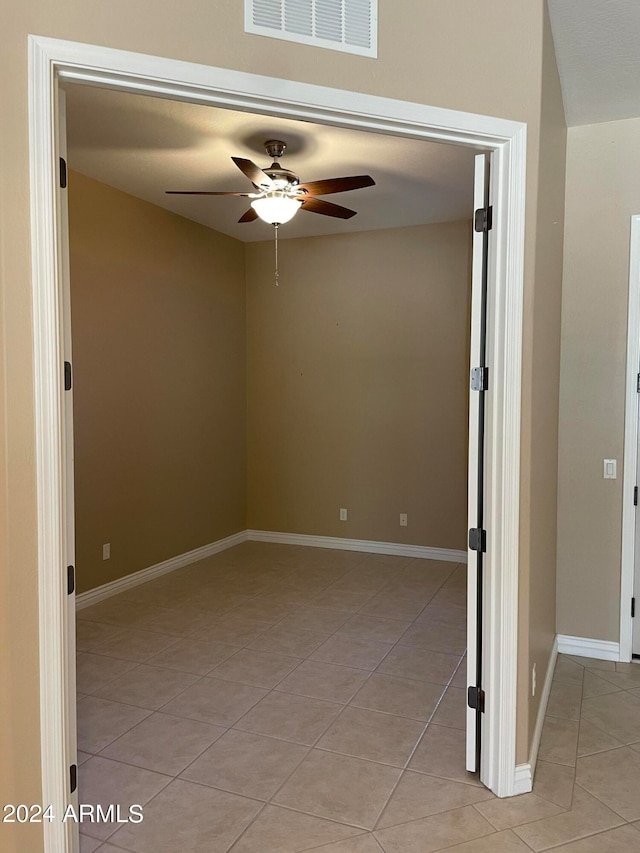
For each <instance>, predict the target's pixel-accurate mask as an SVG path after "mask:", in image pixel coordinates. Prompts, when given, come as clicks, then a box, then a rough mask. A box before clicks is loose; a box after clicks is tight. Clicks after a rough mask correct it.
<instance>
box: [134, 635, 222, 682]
mask: <svg viewBox="0 0 640 853" xmlns="http://www.w3.org/2000/svg"><path fill="white" fill-rule="evenodd" d="M174 639H175V638H174ZM237 651H238V647H237V646H229V645H226V644H225V643H215V642H204V641H202V640H188V639H181V640H177V641H175V642H174V643H173V644H172V645H171V646H170V647H169V648H168V649H165V650H164V651H162V652H158V654H155V655H154V656H153V657H152V658H150V659H149V660H148V663H149V664H150V665H152V666H161V667H164V668H165V669H177V670H180V671H181V672H192V673H194V675H208V674H209V673H210V672H211V670H212V669H213V668H214V667H215V666H217V665H218V664H219V663H222V661H223V660H226V659H227V658H230V657H231V655H235V653H236V652H237Z"/></svg>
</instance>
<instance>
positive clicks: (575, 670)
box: [553, 655, 584, 686]
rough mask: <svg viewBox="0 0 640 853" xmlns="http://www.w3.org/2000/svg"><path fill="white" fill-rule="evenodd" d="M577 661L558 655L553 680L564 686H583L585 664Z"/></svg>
mask: <svg viewBox="0 0 640 853" xmlns="http://www.w3.org/2000/svg"><path fill="white" fill-rule="evenodd" d="M576 660H577V659H576ZM576 660H571V659H570V658H568V657H566V656H565V655H558V659H557V661H556V668H555V670H554V672H553V680H554V681H560V682H562V683H563V684H577V685H578V686H581V685H582V680H583V678H584V664H581V663H576Z"/></svg>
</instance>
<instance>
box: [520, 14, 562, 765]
mask: <svg viewBox="0 0 640 853" xmlns="http://www.w3.org/2000/svg"><path fill="white" fill-rule="evenodd" d="M566 145H567V127H566V122H565V117H564V107H563V102H562V92H561V89H560V80H559V77H558V70H557V66H556V59H555V52H554V46H553V38H552V34H551V26H550V23H549V18H548V15H545V28H544V50H543V62H542V101H541V106H540V149H539V154H538V157H539V171H538V182H539V183H538V208H537V216H536V223H535V228H536V253H535V281H536V287H535V292H534V294H533V299H531V293H529V294H528V298H527V299H526V303H525V316H526V317H528V318H529V320H530V322H531V325H529V324H528V323H527V321H526V320H525V330H526V329H527V328H528V329H529V330H530V331H529V333H530V334H531V338H530V341H529V343H530V346H531V384H530V389H531V394H530V397H529V398H528V401H526V402H525V403H524V422H525V424H526V423H529V424H530V425H531V433H530V446H529V450H528V454H529V457H528V459H527V458H526V454H527V449H526V448H525V447H523V460H524V469H525V470H526V471H527V477H526V478H523V495H522V511H523V514H525V518H526V517H527V515H528V518H529V523H528V524H527V523H526V522H525V523H523V525H522V528H521V532H522V539H523V542H522V546H523V549H526V550H527V551H528V552H529V554H530V564H529V573H528V575H526V574H524V573H521V590H520V594H521V597H522V598H521V600H523V601H524V600H526V599H527V598H528V608H525V607H523V608H522V609H521V614H523V616H522V621H521V625H520V632H521V636H523V634H524V632H525V631H527V632H528V666H525V665H524V659H523V658H524V649H525V643H524V641H522V642H521V648H520V653H521V665H520V667H519V676H520V678H519V696H520V703H519V704H520V707H521V706H523V705H524V703H525V697H526V696H528V697H529V719H528V727H527V728H528V741H525V742H529V743H530V742H531V738H532V736H533V731H534V728H535V725H536V721H537V716H538V708H539V705H540V699H541V696H542V689H541V688H542V684H543V682H544V677H545V673H546V668H547V663H548V661H549V656H550V653H551V649H552V647H553V643H554V639H555V631H556V627H555V609H556V608H555V604H556V601H555V599H556V538H557V531H556V517H557V499H556V489H557V470H558V405H559V404H558V395H559V391H558V389H559V382H560V316H561V296H562V246H563V231H564V204H565V198H564V196H565V193H564V185H565V164H566ZM526 346H527V340H526V338H525V347H526ZM528 384H529V383H527V382H525V387H527V385H528ZM523 611H527V612H528V625H527V624H526V619H527V617H526V616H525V615H524V613H523ZM534 664H535V665H536V670H537V683H538V685H539V686H538V690H537V693H536V695H535V696H532V695H531V670H532V668H533V666H534ZM520 724H521V725H522V724H523V720H522V717H520ZM521 740H524V738H521ZM525 760H526V759H525Z"/></svg>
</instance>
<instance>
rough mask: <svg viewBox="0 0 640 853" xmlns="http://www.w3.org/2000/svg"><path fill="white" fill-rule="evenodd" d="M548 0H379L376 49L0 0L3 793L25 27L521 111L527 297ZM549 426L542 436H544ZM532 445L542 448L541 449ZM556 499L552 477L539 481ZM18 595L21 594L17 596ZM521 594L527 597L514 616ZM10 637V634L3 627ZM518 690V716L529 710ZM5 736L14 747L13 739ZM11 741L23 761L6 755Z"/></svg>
mask: <svg viewBox="0 0 640 853" xmlns="http://www.w3.org/2000/svg"><path fill="white" fill-rule="evenodd" d="M543 9H544V0H530V2H527V3H514V2H513V0H490V2H489V3H478V2H476V0H451V2H449V3H442V2H441V0H396V2H394V3H383V4H381V7H380V12H381V14H380V50H379V56H380V58H379V59H378V60H370V59H366V58H362V57H356V56H350V55H348V54H341V53H336V52H332V51H322V50H318V49H314V48H310V47H305V46H296V45H291V44H286V45H285V44H283V43H282V42H278V41H275V40H271V39H266V38H263V37H261V36H250V35H245V34H244V33H243V32H242V4H241V3H239V2H238V0H218V2H216V3H211V2H210V0H184V2H182V3H180V4H176V3H174V2H171V0H140V2H137V3H135V4H131V3H127V2H125V0H113V2H111V3H102V4H93V5H92V6H91V7H90V9H89V7H88V6H87V4H86V3H84V2H81V0H57V2H56V3H50V2H45V0H24V2H22V3H14V4H10V5H7V4H5V9H4V10H3V11H4V16H3V49H2V52H1V53H0V71H1V72H2V73H1V75H0V79H2V81H3V83H2V103H3V110H2V113H3V121H2V134H1V135H0V163H2V164H3V167H2V169H0V223H1V226H2V243H1V244H0V245H1V252H2V257H1V260H0V263H1V268H0V269H1V274H0V280H1V281H2V288H3V289H2V304H3V326H2V352H3V356H4V371H3V374H2V382H3V399H4V403H5V406H6V415H5V417H4V420H3V422H2V429H3V435H2V436H1V439H2V440H1V441H0V447H2V453H3V458H2V460H0V471H1V474H2V491H3V496H4V506H3V515H4V518H3V522H2V526H3V528H4V529H6V538H5V540H4V542H3V560H4V561H5V567H6V568H5V569H4V571H3V573H2V584H3V588H2V590H1V592H2V593H3V594H2V596H1V599H0V600H1V601H2V602H3V603H2V605H1V608H2V609H1V619H2V621H1V623H0V624H1V625H2V627H1V629H0V630H1V631H2V635H1V636H0V638H1V639H2V640H4V643H3V646H4V648H5V649H7V650H8V651H7V652H6V653H5V654H4V655H3V657H2V661H1V662H0V666H2V668H3V669H2V673H0V676H1V682H2V683H3V685H5V689H4V690H3V691H2V692H1V698H0V703H1V704H0V731H2V732H3V736H4V737H5V738H6V739H8V740H9V742H10V743H11V744H12V746H11V749H10V750H8V751H2V752H1V753H0V755H1V756H2V757H1V758H0V774H1V775H0V791H2V794H3V796H4V797H5V799H6V800H13V801H17V802H38V800H39V792H40V766H39V761H40V758H39V756H40V752H39V728H38V725H39V724H38V716H39V711H38V639H37V637H38V610H37V581H38V578H37V541H36V493H35V441H34V425H35V421H34V410H33V392H32V385H33V373H32V322H31V296H30V293H31V290H30V240H29V162H28V111H27V34H28V33H36V34H39V35H45V36H49V37H57V38H64V39H71V40H75V41H81V42H88V43H91V44H101V45H107V46H109V47H114V48H121V49H125V50H132V51H137V52H141V53H150V54H155V55H159V56H169V57H173V58H177V59H183V60H187V61H193V62H201V63H205V64H208V65H218V66H222V67H228V68H233V69H239V70H242V71H246V72H253V73H259V74H265V75H269V76H275V77H283V78H287V79H293V80H302V81H305V82H310V83H317V84H321V85H325V86H336V87H338V88H346V89H350V90H353V91H356V92H357V91H360V92H367V93H373V94H376V95H382V96H387V97H393V98H401V99H403V100H409V101H411V100H413V101H417V102H420V103H426V104H434V105H437V106H444V107H450V108H453V109H463V110H470V111H472V112H477V113H485V114H489V115H498V116H502V117H505V118H511V119H517V120H521V121H525V122H527V123H528V149H527V150H528V189H529V195H528V204H527V226H528V232H527V247H526V261H525V287H526V298H527V304H528V305H531V304H533V299H534V294H535V290H536V281H535V220H536V208H537V186H538V156H539V127H540V105H541V86H542V83H541V81H542V41H543V37H542V32H543ZM531 324H532V319H531V317H530V315H527V316H526V318H525V334H526V336H527V340H528V341H529V344H528V345H527V349H526V350H525V353H524V358H525V360H524V367H523V378H524V385H523V401H524V404H525V405H524V409H525V420H524V422H523V430H522V440H523V462H524V465H523V468H522V479H523V483H526V482H527V481H528V478H529V474H530V469H531V468H532V467H535V468H537V469H538V470H540V469H541V468H544V469H545V470H546V471H549V470H552V468H553V459H550V458H549V455H548V454H547V453H546V452H543V454H542V458H537V457H536V458H533V457H532V447H531V426H532V424H531V412H532V408H531V391H532V370H533V362H532V352H531V345H532V343H533V342H532V338H531V333H532V330H531ZM552 443H553V442H552V438H549V446H551V445H552ZM536 452H539V451H538V450H537V451H536ZM549 497H550V499H552V500H555V489H553V487H549ZM528 510H529V507H528V506H527V505H526V503H525V504H524V505H523V511H522V532H523V547H522V548H521V559H520V569H521V572H522V573H523V575H525V576H526V577H528V576H529V572H530V571H531V573H532V574H533V573H535V572H548V571H550V567H548V566H546V565H537V564H536V565H533V564H531V565H530V556H531V555H530V553H529V549H530V540H529V538H528V529H529V526H532V527H533V528H534V530H535V535H536V536H540V537H546V536H548V535H549V534H548V532H547V531H546V530H545V529H544V526H543V525H542V524H538V523H537V522H538V519H537V518H535V517H530V516H529V513H528ZM16 602H20V606H19V607H17V606H16V604H15V603H16ZM527 609H528V602H527V601H523V605H522V610H521V615H522V616H524V615H525V611H527ZM9 638H10V642H8V639H9ZM527 713H528V711H527V709H526V708H524V707H523V705H522V702H521V703H520V705H519V707H518V716H519V718H522V715H523V714H524V715H525V716H526V715H527ZM11 750H15V752H12V751H11ZM527 754H528V743H527V738H526V734H525V735H523V734H522V729H521V730H520V736H519V740H518V760H520V761H524V760H526V757H527ZM14 755H19V756H20V760H19V761H15V760H13V756H14ZM0 832H2V835H3V837H2V844H3V847H4V849H5V850H6V851H7V853H39V851H40V850H41V846H42V845H41V838H40V830H39V828H38V826H37V825H35V824H34V825H32V827H30V828H29V829H21V828H15V829H11V828H7V827H6V825H4V826H3V827H2V828H1V829H0Z"/></svg>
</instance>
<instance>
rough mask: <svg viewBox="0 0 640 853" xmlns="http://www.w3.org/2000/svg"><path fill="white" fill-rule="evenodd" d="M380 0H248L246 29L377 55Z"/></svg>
mask: <svg viewBox="0 0 640 853" xmlns="http://www.w3.org/2000/svg"><path fill="white" fill-rule="evenodd" d="M377 17H378V0H245V27H244V28H245V32H248V33H255V34H256V35H262V36H270V37H271V38H279V39H285V40H287V41H295V42H298V43H300V44H309V45H314V46H316V47H325V48H329V49H331V50H341V51H345V52H347V53H356V54H359V55H361V56H370V57H376V56H377Z"/></svg>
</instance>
